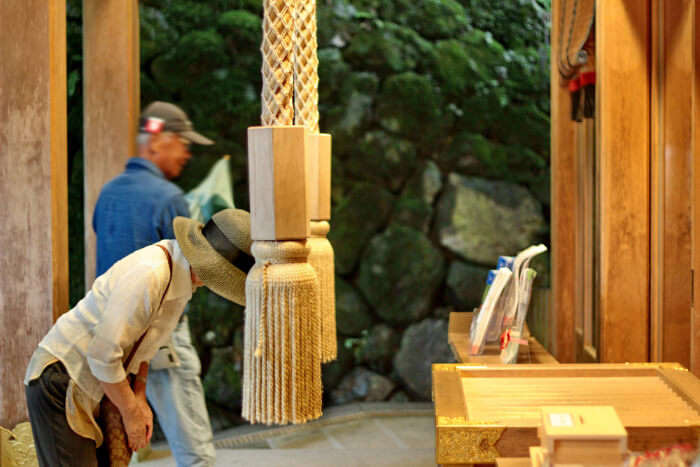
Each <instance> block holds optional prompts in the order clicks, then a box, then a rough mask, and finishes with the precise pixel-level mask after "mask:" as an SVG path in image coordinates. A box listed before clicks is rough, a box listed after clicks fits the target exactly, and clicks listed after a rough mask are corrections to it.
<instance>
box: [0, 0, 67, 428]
mask: <svg viewBox="0 0 700 467" xmlns="http://www.w3.org/2000/svg"><path fill="white" fill-rule="evenodd" d="M55 3H56V2H45V1H42V0H8V1H4V2H0V44H5V45H7V46H6V47H0V59H1V60H2V66H0V83H2V84H1V85H0V122H1V123H0V177H1V178H2V180H3V183H0V199H2V203H0V215H1V216H2V219H3V221H2V228H1V229H0V244H1V245H2V254H1V255H0V274H2V277H3V278H4V280H3V281H1V282H0V329H3V330H4V332H2V333H1V334H0V355H2V358H1V359H0V381H2V390H0V425H2V426H6V427H12V426H15V425H16V424H17V423H18V422H21V421H23V420H26V417H27V412H26V404H25V396H24V385H23V380H24V372H25V369H26V366H27V363H28V361H29V358H30V356H31V354H32V352H33V351H34V349H35V348H36V345H37V343H38V342H39V340H40V339H41V338H42V337H43V336H44V335H45V334H46V332H47V331H48V329H49V327H50V326H51V323H52V320H53V312H52V310H54V311H56V312H59V311H61V309H62V308H64V307H65V306H66V300H65V297H66V295H65V293H66V290H57V291H54V287H64V288H65V289H67V288H68V277H67V266H66V265H67V245H66V244H65V242H67V239H66V237H65V232H62V230H63V231H65V230H66V229H67V218H66V210H65V203H66V202H67V200H66V199H65V193H66V191H67V187H66V186H65V185H66V183H67V174H66V172H65V169H64V168H65V164H66V143H65V142H66V135H65V128H66V127H65V118H66V115H65V105H66V104H65V102H66V85H65V83H66V81H65V79H66V77H65V60H66V49H65V32H64V31H65V21H66V19H65V18H66V17H65V9H64V6H63V5H58V4H55ZM62 62H63V63H62ZM51 71H54V73H55V76H53V77H52V76H51ZM61 73H63V76H60V74H61ZM61 112H63V113H61ZM61 133H62V134H61ZM52 170H56V171H57V172H56V173H52ZM54 210H55V212H54ZM55 230H57V231H55Z"/></svg>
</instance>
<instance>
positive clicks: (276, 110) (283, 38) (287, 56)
mask: <svg viewBox="0 0 700 467" xmlns="http://www.w3.org/2000/svg"><path fill="white" fill-rule="evenodd" d="M297 1H298V0H263V8H264V12H265V13H264V17H263V40H262V45H261V47H260V51H261V52H262V80H263V84H262V112H261V116H260V119H261V122H262V124H263V125H264V126H274V125H292V124H293V123H294V105H293V92H294V76H293V73H294V70H293V63H294V15H295V13H294V11H295V6H296V3H297Z"/></svg>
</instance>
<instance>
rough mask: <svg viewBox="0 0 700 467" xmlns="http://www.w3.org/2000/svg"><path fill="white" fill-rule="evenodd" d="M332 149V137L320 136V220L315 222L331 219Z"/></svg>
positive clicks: (327, 135)
mask: <svg viewBox="0 0 700 467" xmlns="http://www.w3.org/2000/svg"><path fill="white" fill-rule="evenodd" d="M331 147H332V138H331V135H329V134H328V133H321V134H320V135H318V207H317V215H318V218H317V219H314V220H320V221H327V220H330V219H331V157H332V150H331Z"/></svg>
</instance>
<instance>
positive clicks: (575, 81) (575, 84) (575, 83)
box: [569, 77, 581, 92]
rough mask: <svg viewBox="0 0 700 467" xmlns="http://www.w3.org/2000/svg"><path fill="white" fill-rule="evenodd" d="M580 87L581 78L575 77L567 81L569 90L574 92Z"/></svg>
mask: <svg viewBox="0 0 700 467" xmlns="http://www.w3.org/2000/svg"><path fill="white" fill-rule="evenodd" d="M579 89H581V78H580V77H576V78H574V79H572V80H570V81H569V91H571V92H576V91H578V90H579Z"/></svg>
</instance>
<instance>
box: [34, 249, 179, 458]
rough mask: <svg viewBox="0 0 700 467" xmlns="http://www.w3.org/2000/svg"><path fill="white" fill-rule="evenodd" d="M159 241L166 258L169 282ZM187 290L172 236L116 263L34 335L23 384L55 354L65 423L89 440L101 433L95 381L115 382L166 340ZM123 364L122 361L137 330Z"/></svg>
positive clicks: (100, 393) (98, 388) (97, 438)
mask: <svg viewBox="0 0 700 467" xmlns="http://www.w3.org/2000/svg"><path fill="white" fill-rule="evenodd" d="M156 245H163V246H164V247H165V248H167V249H168V251H169V252H170V256H171V258H172V264H173V269H172V281H171V283H170V287H169V288H168V290H167V293H166V294H165V297H164V298H163V303H162V305H160V306H159V304H160V302H161V297H163V293H164V292H165V289H166V286H167V284H168V279H169V277H170V270H169V267H168V260H167V257H166V256H165V253H164V252H163V250H162V249H161V248H159V247H158V246H156ZM191 297H192V278H191V274H190V264H189V262H188V261H187V259H186V258H185V256H184V255H183V254H182V250H181V249H180V246H179V245H178V243H177V241H176V240H162V241H160V242H158V243H157V244H154V245H150V246H147V247H145V248H142V249H140V250H137V251H135V252H133V253H131V254H130V255H128V256H126V257H125V258H123V259H121V260H120V261H118V262H116V263H115V264H114V265H113V266H112V267H111V268H110V269H108V270H107V272H105V273H104V274H103V275H101V276H100V277H98V278H97V279H95V282H94V284H93V286H92V289H91V290H90V291H89V292H88V293H87V295H86V296H85V298H83V299H82V300H81V301H80V302H78V304H77V305H76V306H75V307H74V308H72V309H71V310H70V311H68V312H67V313H65V314H64V315H62V316H61V317H60V318H59V319H58V320H57V321H56V323H55V324H54V326H53V327H52V328H51V329H50V330H49V333H48V334H47V335H46V336H45V337H44V338H43V339H42V340H41V342H40V343H39V346H38V348H37V350H36V351H35V352H34V354H33V355H32V359H31V360H30V362H29V366H28V368H27V373H26V376H25V380H24V384H28V383H29V382H30V381H32V380H33V379H36V378H38V377H39V376H41V373H42V372H43V370H44V368H46V367H47V366H48V365H50V364H51V363H54V362H56V361H61V362H62V363H63V365H64V366H65V367H66V370H67V372H68V374H69V376H70V378H71V382H70V384H69V387H68V391H67V392H66V417H67V419H68V424H69V425H70V427H71V429H73V431H75V432H76V433H78V434H79V435H81V436H84V437H87V438H91V439H94V440H95V441H96V442H97V445H98V446H99V445H100V444H101V443H102V432H101V430H100V428H99V425H98V424H97V423H96V422H95V419H94V417H95V416H96V415H97V411H98V410H99V404H100V400H101V399H102V396H103V395H104V391H103V389H102V385H101V384H100V382H101V381H104V382H106V383H118V382H120V381H123V380H124V379H125V378H126V375H127V373H137V372H138V368H139V366H140V364H141V362H148V361H150V360H151V359H152V358H153V356H154V355H155V354H156V351H157V350H158V349H159V348H160V347H161V346H163V345H165V344H166V342H167V340H168V338H169V337H170V334H171V333H172V331H173V330H174V329H175V326H177V323H178V320H179V319H180V316H181V315H182V313H183V310H184V308H185V305H186V304H187V302H188V301H189V300H190V298H191ZM144 332H146V334H145V337H144V339H143V341H142V342H141V344H140V345H139V347H138V349H137V350H136V353H135V354H134V357H133V358H132V360H131V363H130V364H129V368H127V369H126V371H125V369H124V366H123V360H124V359H125V358H126V356H127V355H128V354H129V352H130V351H131V348H132V347H133V345H134V344H135V343H136V341H137V340H138V339H139V338H140V337H141V336H142V335H144Z"/></svg>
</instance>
